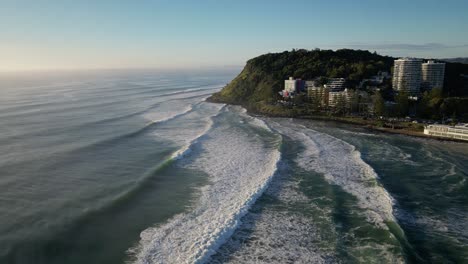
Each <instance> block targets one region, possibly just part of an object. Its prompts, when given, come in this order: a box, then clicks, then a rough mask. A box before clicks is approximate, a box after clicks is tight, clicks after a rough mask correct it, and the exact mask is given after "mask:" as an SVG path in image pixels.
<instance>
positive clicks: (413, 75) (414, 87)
mask: <svg viewBox="0 0 468 264" xmlns="http://www.w3.org/2000/svg"><path fill="white" fill-rule="evenodd" d="M421 65H422V61H421V60H419V59H413V58H404V59H398V60H395V64H394V67H393V89H394V90H396V91H406V92H408V93H409V94H410V95H418V94H419V93H420V89H421Z"/></svg>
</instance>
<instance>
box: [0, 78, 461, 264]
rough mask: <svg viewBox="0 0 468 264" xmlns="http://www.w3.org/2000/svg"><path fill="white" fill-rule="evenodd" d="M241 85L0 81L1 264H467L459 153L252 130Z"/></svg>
mask: <svg viewBox="0 0 468 264" xmlns="http://www.w3.org/2000/svg"><path fill="white" fill-rule="evenodd" d="M238 72H239V69H215V70H196V71H195V70H194V71H188V70H186V71H183V70H180V71H156V70H155V71H150V70H133V71H123V70H116V71H81V72H62V73H18V74H6V73H5V74H2V75H0V245H1V246H0V263H34V264H41V263H47V264H49V263H52V264H53V263H100V264H101V263H468V184H467V182H466V180H467V178H468V145H467V144H464V143H455V142H441V141H436V140H427V139H419V138H412V137H408V136H403V135H393V134H383V133H380V132H373V131H369V130H366V129H364V128H360V127H355V126H351V125H345V124H339V123H333V122H323V121H312V120H299V119H290V118H268V117H259V116H251V115H249V114H248V113H247V112H246V110H245V109H243V108H242V107H239V106H230V105H223V104H213V103H209V102H206V101H205V99H206V98H207V97H209V96H210V94H212V93H213V92H216V91H219V90H220V89H221V88H222V87H223V86H224V85H225V84H226V83H228V82H229V81H230V80H231V79H233V78H234V77H235V75H236V74H238Z"/></svg>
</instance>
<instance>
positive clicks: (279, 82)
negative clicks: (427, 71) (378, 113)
mask: <svg viewBox="0 0 468 264" xmlns="http://www.w3.org/2000/svg"><path fill="white" fill-rule="evenodd" d="M394 59H395V58H392V57H388V56H381V55H378V54H376V53H371V52H369V51H363V50H350V49H341V50H337V51H332V50H319V49H315V50H310V51H309V50H302V49H301V50H292V51H285V52H282V53H269V54H265V55H261V56H259V57H256V58H253V59H251V60H249V61H248V62H247V65H246V66H245V68H244V69H243V70H242V72H241V73H240V74H239V75H238V76H237V77H236V78H235V79H234V80H232V81H231V82H230V83H229V84H228V85H227V86H226V87H225V88H224V89H223V90H222V91H220V92H219V93H216V94H214V95H213V96H212V97H211V98H210V100H212V101H216V102H224V103H230V104H240V105H243V106H244V107H246V108H248V109H249V110H251V111H257V112H261V113H266V114H271V115H283V116H284V115H286V116H294V115H297V113H304V109H296V110H294V109H292V110H291V109H285V108H283V109H279V108H278V107H276V106H275V105H274V102H276V100H277V99H278V98H279V97H278V92H279V91H281V90H282V89H283V88H284V80H285V79H287V78H288V77H289V76H293V77H295V78H302V79H305V80H308V79H314V78H316V77H320V76H323V77H329V78H334V77H344V78H347V80H348V84H347V86H348V87H351V88H354V87H356V86H357V84H358V83H359V81H360V80H362V79H366V78H369V77H371V76H373V75H376V74H377V73H378V72H379V71H387V72H391V70H392V66H393V61H394ZM461 74H467V75H468V65H466V64H461V63H447V65H446V81H445V89H444V91H442V94H440V98H439V97H438V98H439V99H440V100H436V99H434V100H432V101H431V102H432V103H430V104H429V103H427V104H426V101H427V100H429V101H430V100H431V99H428V98H429V96H432V97H436V96H439V94H437V95H434V94H432V95H426V99H425V100H426V101H424V102H423V104H425V105H426V106H425V107H418V109H419V110H420V111H421V113H424V114H422V116H424V117H426V116H427V117H428V118H429V117H439V116H441V115H445V114H452V113H455V115H461V114H463V113H466V112H463V113H462V111H465V109H464V108H465V106H464V105H466V102H467V101H466V99H464V98H449V99H446V98H445V97H447V95H450V96H458V97H460V96H465V95H467V94H466V93H467V92H468V87H465V86H466V81H464V79H463V78H462V76H461ZM390 85H391V84H390V83H389V84H388V88H390V87H391V86H390ZM382 96H383V98H384V99H385V100H388V99H394V100H395V101H397V100H400V104H399V105H403V109H401V108H399V109H397V110H395V111H396V112H388V111H387V112H386V113H387V114H389V115H397V116H403V115H406V114H408V111H409V109H410V108H412V109H416V106H412V105H409V104H410V103H407V102H403V101H404V100H403V99H402V98H398V97H397V98H392V96H393V95H392V91H391V89H386V90H385V91H383V93H382ZM374 97H375V96H374ZM432 97H431V98H432ZM377 99H378V100H380V98H377ZM435 101H437V103H434V102H435ZM464 103H465V104H464ZM441 106H443V107H444V108H443V109H445V110H444V111H445V112H441V111H439V108H440V107H441ZM433 108H434V109H433ZM382 111H383V112H385V111H384V110H382ZM306 112H307V111H306ZM435 112H437V113H435Z"/></svg>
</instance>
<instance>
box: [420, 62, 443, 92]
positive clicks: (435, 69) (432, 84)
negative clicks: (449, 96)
mask: <svg viewBox="0 0 468 264" xmlns="http://www.w3.org/2000/svg"><path fill="white" fill-rule="evenodd" d="M444 75H445V63H441V62H434V61H428V62H426V63H423V64H422V80H421V82H422V83H421V88H422V89H424V90H431V89H433V88H444Z"/></svg>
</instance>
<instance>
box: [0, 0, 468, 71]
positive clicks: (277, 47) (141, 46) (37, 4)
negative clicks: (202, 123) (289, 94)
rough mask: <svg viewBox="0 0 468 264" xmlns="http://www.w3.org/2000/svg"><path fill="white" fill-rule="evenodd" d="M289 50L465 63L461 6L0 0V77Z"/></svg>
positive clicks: (223, 62)
mask: <svg viewBox="0 0 468 264" xmlns="http://www.w3.org/2000/svg"><path fill="white" fill-rule="evenodd" d="M293 48H296V49H299V48H304V49H314V48H320V49H340V48H352V49H364V50H371V51H377V52H378V53H380V54H384V55H391V56H412V57H425V58H447V57H468V1H467V0H445V1H440V0H437V1H436V0H423V1H422V0H411V1H410V0H405V1H400V0H394V1H392V0H385V1H380V0H360V1H354V0H325V1H319V0H317V1H316V0H288V1H286V0H284V1H278V0H268V1H267V0H235V1H228V0H190V1H181V0H125V1H124V0H112V1H110V0H73V1H72V0H0V71H25V70H62V69H65V70H69V69H101V68H104V69H112V68H176V69H177V68H203V67H230V66H242V65H244V64H245V62H246V61H247V60H248V59H250V58H252V57H255V56H258V55H261V54H264V53H268V52H281V51H284V50H291V49H293Z"/></svg>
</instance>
